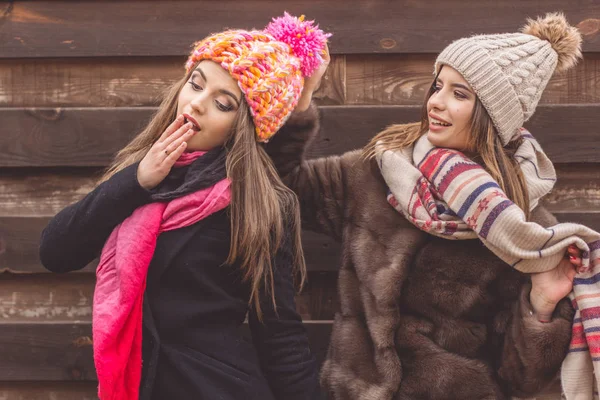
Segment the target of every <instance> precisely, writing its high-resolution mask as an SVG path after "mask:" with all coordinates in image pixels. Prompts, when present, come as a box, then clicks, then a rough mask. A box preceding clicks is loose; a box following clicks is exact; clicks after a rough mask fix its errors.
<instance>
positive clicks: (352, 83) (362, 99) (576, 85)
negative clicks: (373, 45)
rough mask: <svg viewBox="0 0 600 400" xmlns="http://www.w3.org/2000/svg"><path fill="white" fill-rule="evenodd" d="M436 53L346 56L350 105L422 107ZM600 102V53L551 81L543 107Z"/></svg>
mask: <svg viewBox="0 0 600 400" xmlns="http://www.w3.org/2000/svg"><path fill="white" fill-rule="evenodd" d="M436 56H437V55H435V54H386V55H381V54H376V55H349V56H346V104H356V105H365V104H373V105H421V104H423V99H424V98H425V94H426V93H427V90H428V89H429V87H430V85H431V83H432V81H433V74H432V72H433V64H434V62H435V58H436ZM565 103H571V104H575V103H578V104H582V103H600V54H599V53H586V54H584V58H583V60H581V61H580V62H579V64H578V65H577V66H576V67H575V68H573V69H571V70H569V71H568V72H567V73H564V74H555V75H554V76H553V77H552V78H551V79H550V82H548V85H547V86H546V89H545V90H544V94H543V95H542V98H541V99H540V104H565Z"/></svg>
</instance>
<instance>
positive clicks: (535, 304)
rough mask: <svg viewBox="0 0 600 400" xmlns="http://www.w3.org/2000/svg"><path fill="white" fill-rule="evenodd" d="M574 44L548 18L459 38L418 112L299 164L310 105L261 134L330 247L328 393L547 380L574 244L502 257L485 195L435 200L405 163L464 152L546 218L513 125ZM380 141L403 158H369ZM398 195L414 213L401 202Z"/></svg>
mask: <svg viewBox="0 0 600 400" xmlns="http://www.w3.org/2000/svg"><path fill="white" fill-rule="evenodd" d="M580 43H581V36H580V35H579V33H578V32H577V31H576V29H574V28H572V27H570V26H569V25H568V24H567V22H566V20H565V19H564V17H563V16H562V15H559V14H552V15H548V16H547V17H546V18H544V19H540V20H538V21H529V24H528V25H527V26H526V27H525V28H524V30H523V32H522V33H516V34H505V35H488V36H475V37H472V38H467V39H462V40H459V41H457V42H454V43H453V44H451V45H450V46H448V47H447V48H446V49H445V50H444V51H443V52H442V53H441V54H440V56H439V57H438V60H437V62H436V78H435V80H434V82H433V84H432V87H431V90H430V91H429V93H428V94H427V97H426V99H425V103H424V106H423V112H422V117H421V122H420V123H416V124H408V125H396V126H392V127H390V128H388V129H386V130H385V131H383V132H381V133H380V134H379V135H377V136H376V137H375V138H374V139H373V140H372V141H371V143H370V144H369V145H368V146H367V147H366V148H365V149H363V150H356V151H351V152H348V153H345V154H343V155H341V156H335V157H327V158H322V159H314V160H306V159H305V157H304V155H305V153H306V149H307V147H308V146H309V145H310V142H311V140H312V139H313V138H314V137H315V136H316V133H317V132H318V128H319V126H318V125H319V124H318V116H317V112H316V109H315V108H314V107H312V108H309V109H308V110H307V111H305V113H304V114H303V115H302V117H303V121H300V120H299V124H300V125H301V126H304V127H305V128H310V129H311V130H312V132H311V133H310V134H308V133H307V132H308V130H304V131H300V130H298V126H296V127H293V126H287V127H284V129H283V130H282V132H281V134H280V135H279V136H278V137H276V138H274V140H273V141H272V142H271V143H269V145H268V147H267V150H268V151H269V154H270V155H271V156H272V157H273V159H274V161H275V164H276V166H277V168H278V170H279V172H280V174H281V175H282V177H283V179H284V182H285V183H286V184H287V185H288V186H289V187H290V188H292V189H293V190H294V191H295V192H296V193H297V194H298V196H299V199H300V204H301V215H302V221H303V224H304V225H303V226H304V228H308V229H312V230H315V231H319V232H323V233H326V234H328V235H330V236H332V237H334V238H335V239H337V240H339V241H341V242H342V251H343V254H342V261H341V266H340V271H339V283H338V284H339V293H340V299H341V311H340V312H339V313H337V314H336V316H335V321H334V326H333V332H332V337H331V344H330V347H329V353H328V356H327V360H326V362H325V364H324V366H323V369H322V375H321V383H322V384H323V386H324V387H325V388H326V390H327V391H328V392H329V395H330V398H332V399H336V400H338V399H377V400H384V399H432V400H442V399H444V400H447V399H460V400H468V399H509V398H511V397H512V396H519V397H530V396H534V395H536V394H537V393H539V392H540V391H541V390H543V389H544V388H545V387H546V386H547V385H548V384H549V382H551V381H552V380H553V379H554V378H555V377H556V375H557V372H558V371H559V369H560V367H561V364H562V363H563V360H564V359H565V356H566V355H567V352H568V350H569V342H570V339H571V330H572V322H573V315H574V311H573V308H572V306H571V303H570V301H569V300H568V299H566V298H565V297H566V296H567V295H568V294H569V293H570V292H571V290H572V288H573V279H574V276H575V273H576V270H575V267H582V266H583V264H585V263H584V260H583V259H582V257H583V255H584V252H582V251H580V250H578V249H577V248H576V247H573V246H571V247H569V250H568V252H567V251H566V249H567V247H568V246H569V245H572V244H573V243H574V242H573V241H571V242H564V241H563V242H561V244H560V245H559V246H558V250H556V249H555V251H554V252H553V253H552V254H551V255H547V254H544V258H543V259H542V260H541V262H537V264H535V267H531V266H530V263H529V261H524V262H522V263H519V260H515V261H514V262H512V261H513V260H512V259H510V257H505V258H501V257H500V256H499V254H503V253H501V252H499V251H497V250H498V248H496V247H495V246H494V245H493V244H492V243H491V242H489V241H486V239H490V238H492V236H493V235H491V234H490V236H485V238H484V237H483V234H481V232H480V231H481V229H480V228H481V226H487V225H486V224H485V220H488V219H487V218H484V221H483V222H481V216H482V215H484V214H485V213H486V212H487V213H489V210H487V209H486V207H485V204H483V203H481V202H479V205H478V207H479V208H478V207H475V208H474V210H478V211H476V212H474V213H473V211H472V209H470V208H469V207H468V206H467V207H466V209H467V211H470V213H466V214H465V212H457V211H455V210H454V207H452V206H453V205H455V203H456V201H455V200H456V199H459V200H461V201H462V202H461V204H463V205H464V204H468V203H469V201H470V202H471V203H470V204H474V203H473V201H474V200H475V199H476V197H473V198H468V196H467V197H466V198H461V196H462V194H464V193H461V192H459V191H457V192H456V193H457V194H456V198H454V199H450V200H448V201H447V203H446V198H445V197H443V196H442V194H441V193H442V191H441V189H440V187H439V186H435V187H434V186H433V185H432V180H433V179H434V178H435V177H440V176H442V175H441V174H440V175H436V174H435V171H440V170H439V169H438V170H434V171H429V172H430V174H429V175H427V176H424V175H425V173H424V172H422V168H420V169H419V168H417V166H415V165H413V164H412V163H413V162H415V164H416V163H417V161H419V160H421V159H422V154H418V153H419V152H421V153H426V152H427V151H429V150H431V148H432V147H439V148H446V149H455V150H458V151H456V152H455V153H458V154H460V155H461V157H462V156H464V157H465V159H467V160H472V161H474V162H471V163H470V164H469V166H468V168H467V169H470V170H477V171H479V172H482V173H485V174H486V177H488V178H489V179H493V180H495V185H496V188H497V190H495V191H494V194H493V196H500V194H495V193H496V192H498V193H502V194H503V195H504V197H503V199H504V200H507V201H509V203H510V204H512V205H514V206H515V207H517V208H518V209H519V210H521V213H523V214H527V220H528V221H534V222H535V223H537V224H539V225H542V226H551V225H555V224H556V223H557V221H556V219H555V218H554V217H553V216H552V215H551V214H550V213H549V212H547V211H546V210H545V209H544V208H543V207H541V206H538V200H539V198H540V197H542V196H543V195H544V194H546V193H547V192H548V191H549V190H550V188H551V187H552V185H553V184H554V181H555V177H554V175H553V174H554V170H553V168H552V164H551V163H550V162H549V160H548V159H547V158H546V156H545V154H544V153H543V151H542V150H541V148H540V147H539V144H537V142H535V140H534V139H533V138H532V137H531V135H530V134H529V133H528V132H527V131H525V130H522V129H520V127H521V126H522V124H523V122H525V121H526V120H527V119H529V117H530V116H531V114H532V113H533V112H534V110H535V107H536V105H537V102H538V100H539V98H540V95H541V93H542V91H543V89H544V87H545V86H546V83H547V82H548V80H549V78H550V76H551V75H552V73H553V72H554V70H555V69H559V70H565V69H567V68H569V67H571V66H572V65H574V64H575V62H576V61H577V59H578V57H580V55H581V53H580ZM423 146H426V147H425V150H423ZM427 146H429V147H427ZM385 151H391V152H392V153H393V154H394V153H398V154H401V155H402V154H403V155H404V156H406V157H405V161H406V164H405V165H400V166H398V165H396V164H394V163H390V162H388V161H387V160H383V161H382V154H385ZM403 152H404V153H403ZM417 155H419V156H420V157H421V158H419V159H417ZM384 161H385V162H384ZM419 167H421V166H419ZM409 169H413V170H414V171H412V172H415V171H416V172H417V175H416V176H415V175H414V174H413V175H411V176H414V178H415V179H414V181H409V182H411V186H405V187H403V186H401V185H400V186H398V185H397V183H398V182H396V181H395V179H396V178H398V177H400V178H402V179H404V177H407V176H409ZM452 171H455V170H454V169H453V170H452ZM452 171H450V172H452ZM443 173H444V174H446V175H447V173H448V171H443ZM448 176H450V175H448ZM479 176H482V175H481V174H479V175H477V176H475V178H473V179H479ZM486 179H487V178H486ZM402 183H403V182H400V184H402ZM404 183H405V182H404ZM446 183H449V184H450V183H451V181H450V180H447V181H446ZM462 184H464V185H467V186H468V185H469V182H466V183H465V182H462ZM399 187H400V189H398V188H399ZM425 189H427V190H429V189H431V190H429V192H427V190H425ZM454 189H456V187H454ZM404 193H407V194H408V195H409V200H413V203H408V204H410V205H411V207H412V208H406V209H405V208H403V207H405V206H403V204H404V203H401V202H400V201H399V199H401V197H402V195H403V194H404ZM427 193H428V194H429V197H427V196H425V195H426V194H427ZM414 196H420V197H419V199H420V202H416V203H415V202H414V198H413V197H414ZM423 196H425V197H423ZM493 196H492V197H490V198H485V199H483V200H485V201H492V200H493V198H494V197H493ZM478 200H481V199H480V198H479V199H478ZM481 204H483V206H481V207H480V205H481ZM416 209H418V210H419V211H420V212H424V213H425V214H424V215H426V216H428V218H429V219H427V218H418V217H422V215H421V216H420V215H415V214H413V212H414V211H415V210H416ZM522 210H524V211H522ZM459 211H460V210H459ZM463 211H464V210H463ZM434 215H435V218H434V217H433V216H434ZM485 215H486V216H489V214H485ZM467 216H469V217H471V218H473V219H468V223H467V222H463V221H462V220H461V217H464V218H465V219H467V218H466V217H467ZM490 218H492V217H490ZM492 219H493V218H492ZM474 221H475V222H474ZM477 221H479V222H477ZM521 222H523V221H521ZM438 223H440V224H438ZM477 224H480V225H481V226H479V227H478V228H477V226H478V225H477ZM536 226H538V225H536ZM440 227H441V228H440ZM435 228H437V229H438V230H437V231H436V229H435ZM467 228H470V230H469V229H467ZM502 230H503V231H504V232H508V233H509V235H508V236H509V237H510V236H511V234H512V233H511V231H510V229H506V227H505V228H503V229H502ZM478 235H479V236H478ZM477 237H479V238H480V239H481V240H448V239H468V238H470V239H473V238H477ZM484 243H485V245H484ZM494 243H495V242H494ZM486 245H487V246H486ZM561 246H562V247H561ZM491 250H492V251H491ZM537 253H538V252H536V254H535V256H536V257H537ZM539 253H540V256H539V257H541V256H542V253H541V251H540V252H539ZM588 253H589V252H588ZM586 256H587V257H588V258H587V259H586V260H587V262H588V264H589V254H587V255H586ZM508 259H510V260H511V262H510V263H508ZM521 261H522V260H521ZM537 261H540V260H537ZM586 265H587V264H586ZM520 267H523V268H522V269H520ZM530 267H531V268H530ZM522 271H526V272H536V273H530V274H528V273H523V272H522ZM583 375H585V374H582V376H583ZM590 376H591V375H586V376H585V379H588V378H589V377H590ZM587 383H588V384H589V385H588V386H590V388H591V383H590V382H589V381H588V382H587ZM590 398H591V397H590Z"/></svg>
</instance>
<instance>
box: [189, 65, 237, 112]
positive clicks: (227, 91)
mask: <svg viewBox="0 0 600 400" xmlns="http://www.w3.org/2000/svg"><path fill="white" fill-rule="evenodd" d="M194 71H198V72H199V73H200V75H202V79H204V82H206V83H208V79H206V75H204V72H202V70H201V69H200V67H198V68H196V69H195V70H194ZM219 92H221V93H223V94H226V95H228V96H230V97H231V98H232V99H234V100H235V103H236V104H237V106H238V107H239V106H240V101H239V100H238V98H237V97H236V96H235V94H233V93H231V92H230V91H229V90H226V89H219Z"/></svg>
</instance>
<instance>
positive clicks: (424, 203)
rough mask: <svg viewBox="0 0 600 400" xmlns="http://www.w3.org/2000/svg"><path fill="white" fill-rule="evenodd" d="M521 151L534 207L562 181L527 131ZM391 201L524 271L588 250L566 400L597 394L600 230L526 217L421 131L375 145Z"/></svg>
mask: <svg viewBox="0 0 600 400" xmlns="http://www.w3.org/2000/svg"><path fill="white" fill-rule="evenodd" d="M521 135H522V137H523V139H524V140H523V144H522V145H521V146H520V147H519V148H518V150H517V152H516V153H515V158H516V159H517V160H518V161H519V164H520V167H521V169H522V171H523V173H524V176H525V179H526V181H527V188H528V192H529V197H530V204H531V207H532V209H533V208H534V207H535V206H537V203H538V200H539V199H540V198H541V197H542V196H544V195H545V194H547V193H548V192H549V191H550V190H551V189H552V187H553V186H554V183H555V181H556V175H555V172H554V167H553V166H552V163H551V162H550V160H549V159H548V158H547V156H546V154H545V153H544V152H543V150H542V148H541V147H540V145H539V144H538V142H537V141H536V140H535V139H534V138H533V136H532V135H531V134H530V133H529V132H527V131H526V130H524V129H522V130H521ZM377 161H378V164H379V168H380V169H381V174H382V175H383V178H384V179H385V181H386V183H387V186H388V187H389V194H388V201H389V202H390V204H391V205H392V206H393V207H394V208H395V209H396V210H397V211H399V212H400V213H401V214H403V215H404V216H405V217H406V218H407V219H408V220H409V221H411V222H412V223H413V224H414V225H415V226H417V227H418V228H420V229H422V230H424V231H426V232H428V233H430V234H432V235H435V236H439V237H442V238H446V239H473V238H479V239H480V240H481V241H482V242H483V243H484V244H485V245H486V247H488V248H489V249H490V250H491V251H492V252H494V254H496V255H497V256H498V257H500V259H502V260H503V261H505V262H506V263H508V264H509V265H511V266H512V267H514V268H516V269H517V270H519V271H521V272H525V273H535V272H543V271H547V270H550V269H553V268H555V267H556V265H557V264H558V263H559V262H560V260H561V259H562V258H563V256H564V254H565V251H566V249H567V247H568V246H569V245H571V244H575V245H576V246H577V247H578V248H579V249H580V250H581V252H582V267H581V269H580V270H579V271H578V273H577V275H576V278H575V280H574V283H573V291H572V293H571V294H570V298H571V300H572V302H573V306H574V308H575V312H576V313H575V319H574V322H573V335H572V340H571V345H570V349H569V353H568V355H567V357H566V358H565V360H564V362H563V365H562V372H561V373H562V385H563V390H564V392H565V395H566V397H567V399H568V400H578V399H592V398H596V397H597V393H598V385H597V382H600V379H598V378H599V377H600V234H599V233H598V232H595V231H593V230H592V229H589V228H587V227H585V226H582V225H578V224H572V223H562V224H557V225H555V226H552V227H549V228H544V227H542V226H540V225H538V224H535V223H532V222H527V221H526V219H525V214H524V212H523V210H521V209H520V208H519V207H518V206H517V205H516V204H514V203H513V202H512V201H510V200H509V199H508V197H507V196H506V194H505V193H504V192H503V191H502V189H501V188H500V186H499V185H498V183H497V182H495V181H494V179H493V178H492V177H491V175H490V174H489V173H487V172H486V171H485V170H484V169H483V168H482V167H481V166H480V165H479V164H477V163H475V162H474V161H472V160H470V159H469V158H468V157H466V156H465V155H464V154H462V153H461V152H459V151H456V150H451V149H444V148H436V147H434V146H433V145H431V143H430V142H429V141H428V140H427V135H423V136H422V137H421V138H420V139H419V140H418V141H417V142H416V143H415V145H414V146H411V147H408V148H405V149H402V150H399V151H390V150H385V149H384V148H382V147H381V146H380V147H379V148H378V149H377Z"/></svg>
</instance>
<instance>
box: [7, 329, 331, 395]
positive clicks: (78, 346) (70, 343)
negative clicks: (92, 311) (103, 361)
mask: <svg viewBox="0 0 600 400" xmlns="http://www.w3.org/2000/svg"><path fill="white" fill-rule="evenodd" d="M331 324H332V321H306V322H305V326H306V331H307V335H308V339H309V342H310V346H311V350H312V351H313V353H314V354H315V356H316V358H317V360H318V361H319V363H322V362H323V360H324V358H325V354H326V352H327V346H328V343H329V336H330V335H331ZM246 329H247V327H246ZM91 332H92V327H91V324H90V323H14V324H13V323H3V324H0V353H1V354H2V358H0V382H7V381H8V382H18V381H94V380H96V373H95V370H94V361H93V353H92V339H91ZM246 332H247V331H246ZM246 334H248V333H246ZM0 390H1V388H0ZM0 393H1V391H0Z"/></svg>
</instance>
